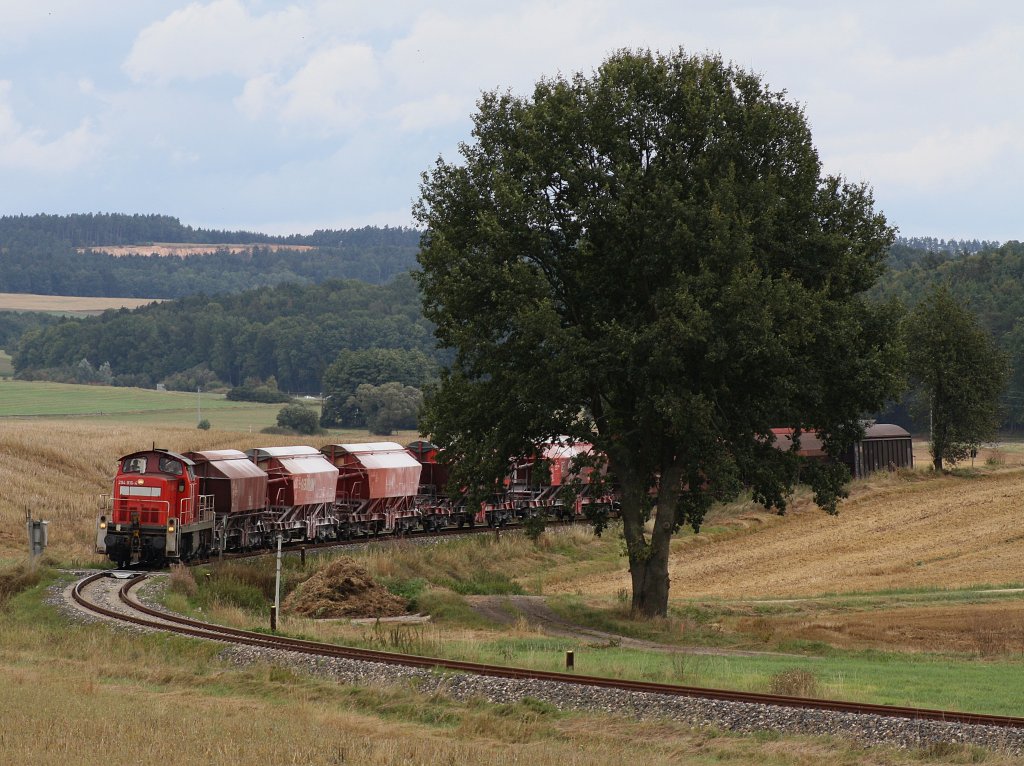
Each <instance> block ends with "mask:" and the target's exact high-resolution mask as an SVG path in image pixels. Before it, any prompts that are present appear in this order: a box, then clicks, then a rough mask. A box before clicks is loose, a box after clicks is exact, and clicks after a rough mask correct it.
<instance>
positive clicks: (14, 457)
mask: <svg viewBox="0 0 1024 766" xmlns="http://www.w3.org/2000/svg"><path fill="white" fill-rule="evenodd" d="M80 388H86V387H84V386H81V387H80ZM110 390H112V391H125V389H110ZM260 406H269V405H260ZM214 422H217V421H216V420H215V421H214ZM399 436H400V437H401V436H405V434H400V435H399ZM342 438H343V440H344V441H375V440H377V439H378V438H379V437H374V436H370V434H368V433H367V432H365V431H362V432H359V433H355V432H347V433H345V435H344V436H343V437H342ZM338 440H339V438H338V436H320V437H316V438H315V439H314V438H311V437H305V436H272V435H269V434H261V433H239V432H237V431H227V430H221V429H219V428H217V427H214V428H213V429H211V430H209V431H200V430H198V429H196V428H195V427H194V426H193V427H174V426H167V425H157V424H154V423H152V422H142V423H138V424H126V423H117V422H107V423H88V422H80V421H78V420H69V419H67V418H64V419H60V420H43V419H26V420H20V419H4V420H3V421H2V422H0V487H2V488H3V491H2V492H0V557H7V556H10V557H12V558H15V559H17V557H19V556H22V555H24V550H25V545H26V543H25V513H26V512H31V513H32V514H33V516H34V517H35V518H37V519H38V518H42V519H47V520H49V521H50V548H49V552H50V554H51V555H52V556H54V557H55V558H58V559H63V560H64V561H68V560H78V561H82V562H87V561H89V562H91V561H99V560H100V557H98V556H95V555H94V554H93V553H92V547H93V540H94V537H93V536H94V534H95V523H96V515H97V512H98V509H99V496H100V494H103V493H109V492H110V482H111V480H112V478H113V476H114V470H115V461H116V460H117V458H118V457H120V456H121V455H124V454H126V453H128V452H132V451H133V450H137V449H140V448H145V447H148V446H149V445H150V444H153V443H156V445H157V446H160V447H166V448H167V449H170V450H173V451H176V452H184V451H186V450H194V449H226V448H229V447H230V448H234V449H240V450H246V449H249V448H251V447H256V446H274V445H284V444H311V445H312V446H314V447H319V446H320V445H322V444H324V443H326V442H328V441H338Z"/></svg>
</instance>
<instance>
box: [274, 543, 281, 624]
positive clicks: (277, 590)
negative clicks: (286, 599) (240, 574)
mask: <svg viewBox="0 0 1024 766" xmlns="http://www.w3.org/2000/svg"><path fill="white" fill-rule="evenodd" d="M281 542H282V538H281V535H278V536H277V576H276V577H275V578H274V614H275V615H276V616H280V614H281ZM275 622H276V620H275Z"/></svg>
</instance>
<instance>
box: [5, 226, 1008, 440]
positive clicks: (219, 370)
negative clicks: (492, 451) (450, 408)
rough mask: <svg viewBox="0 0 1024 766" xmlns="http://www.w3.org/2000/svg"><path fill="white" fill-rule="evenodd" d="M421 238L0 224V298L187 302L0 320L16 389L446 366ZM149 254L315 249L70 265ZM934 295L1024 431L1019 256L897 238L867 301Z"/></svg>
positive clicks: (298, 379) (306, 388) (971, 243)
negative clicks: (991, 363)
mask: <svg viewBox="0 0 1024 766" xmlns="http://www.w3.org/2000/svg"><path fill="white" fill-rule="evenodd" d="M419 236H420V234H419V232H417V231H415V230H412V229H401V228H399V229H391V228H382V229H381V228H373V227H366V228H362V229H351V230H346V231H318V232H315V233H314V234H311V235H292V236H287V237H273V236H268V235H265V234H258V233H253V232H237V231H236V232H227V231H216V230H204V229H194V228H192V227H190V226H183V225H182V224H181V223H180V222H179V221H178V219H176V218H172V217H169V216H157V215H154V216H138V215H135V216H131V215H113V214H96V215H73V216H44V215H40V216H17V217H4V218H0V292H33V293H43V294H60V295H95V296H102V295H109V296H124V297H153V298H158V297H159V298H181V300H177V301H174V302H172V303H165V304H160V305H154V306H148V307H145V308H142V309H138V310H136V311H127V310H121V311H108V312H106V313H105V314H104V315H102V316H100V317H93V318H88V319H84V320H77V319H62V320H58V319H56V318H54V317H49V316H46V315H43V314H14V313H9V312H0V348H5V349H7V350H8V351H9V352H11V353H12V354H13V356H14V364H15V369H16V371H17V374H18V375H19V376H20V377H25V378H39V377H41V378H51V379H55V380H81V381H82V382H106V383H115V384H120V385H141V386H152V385H154V384H156V383H160V382H170V383H171V384H172V385H177V386H179V387H182V386H185V387H187V386H188V385H191V386H192V387H193V388H194V385H195V383H196V382H197V381H202V382H209V381H219V382H222V383H224V384H228V385H240V384H242V383H243V382H245V381H247V380H249V381H253V380H256V381H266V380H268V379H270V378H273V379H275V380H276V382H277V384H278V385H279V386H280V388H281V389H282V390H288V391H294V392H307V393H313V392H318V391H320V390H321V386H322V381H323V374H324V371H325V370H326V369H327V367H328V366H330V365H331V364H332V363H333V362H334V361H335V360H336V359H338V358H339V354H342V352H355V351H360V350H363V349H395V350H397V351H399V352H402V353H409V354H413V353H425V354H427V355H429V356H430V357H431V358H433V359H434V360H441V359H443V356H442V355H440V354H439V353H438V352H437V351H436V350H435V349H434V340H433V336H432V329H431V327H430V325H429V323H427V322H426V320H425V319H424V318H423V316H422V313H421V307H420V301H419V294H418V292H417V289H416V286H415V283H414V282H413V281H412V279H411V278H409V277H408V275H407V272H408V271H409V270H410V269H412V268H414V267H415V263H416V261H415V256H416V251H417V248H418V242H419ZM151 242H196V243H200V242H202V243H210V242H213V243H223V244H256V245H259V244H301V245H312V246H314V247H316V248H317V249H316V250H313V251H308V252H282V253H273V252H270V251H269V250H268V249H265V248H260V247H256V249H255V251H254V252H253V253H252V254H251V255H249V254H246V255H231V254H228V253H227V252H224V253H219V254H214V255H197V256H189V257H186V258H175V257H160V256H126V257H114V256H111V255H107V254H103V253H79V252H77V251H76V248H78V247H102V246H104V245H111V246H113V245H123V244H140V243H151ZM341 280H347V281H341ZM354 280H358V281H354ZM939 281H943V282H947V283H948V284H949V285H950V286H951V289H952V290H953V292H954V294H955V295H956V296H957V297H958V298H959V299H960V300H962V301H964V302H965V303H966V304H967V305H968V306H969V307H970V308H971V310H972V311H973V312H975V314H976V315H977V316H978V317H979V320H980V321H981V322H982V324H983V325H984V326H985V327H986V328H987V329H988V330H989V331H990V332H991V333H992V335H993V337H995V338H996V340H997V342H998V343H999V344H1000V346H1001V347H1002V348H1003V349H1004V350H1005V351H1006V352H1007V354H1008V355H1009V358H1010V361H1011V364H1012V367H1013V377H1012V378H1011V383H1010V390H1009V391H1008V393H1007V395H1006V398H1005V400H1004V405H1005V411H1006V423H1007V425H1010V426H1014V427H1017V426H1020V425H1022V424H1024V318H1022V317H1024V244H1021V243H1019V242H1016V241H1011V242H1007V243H1005V244H1002V245H1000V244H999V243H998V242H992V241H984V240H944V239H935V238H930V237H916V238H899V239H897V240H896V242H895V243H894V244H893V246H892V249H891V251H890V258H889V274H888V275H887V276H886V277H885V278H884V279H883V280H881V282H880V283H879V284H878V286H877V287H876V288H875V290H874V291H873V296H872V297H874V298H875V299H878V300H888V299H893V298H895V299H898V300H899V301H900V302H901V303H902V304H903V305H904V306H906V307H912V306H913V305H914V304H916V302H917V301H918V300H919V299H920V298H921V296H922V295H924V293H925V292H926V291H927V290H928V288H929V287H930V286H931V285H932V284H934V283H936V282H939ZM210 296H213V297H210ZM19 338H20V339H21V340H20V343H19V340H18V339H19ZM377 382H380V381H377Z"/></svg>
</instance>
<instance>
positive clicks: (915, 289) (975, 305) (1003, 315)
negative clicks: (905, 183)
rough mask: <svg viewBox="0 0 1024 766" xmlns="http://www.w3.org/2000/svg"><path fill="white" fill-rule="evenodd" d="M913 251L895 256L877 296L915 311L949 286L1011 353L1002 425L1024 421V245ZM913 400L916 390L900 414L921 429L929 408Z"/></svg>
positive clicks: (925, 422) (1004, 351)
mask: <svg viewBox="0 0 1024 766" xmlns="http://www.w3.org/2000/svg"><path fill="white" fill-rule="evenodd" d="M896 244H897V245H898V244H899V243H898V242H897V243H896ZM932 244H934V242H933V243H932ZM895 248H896V246H895V245H894V248H893V253H894V254H895V253H896V249H895ZM909 250H910V251H912V254H911V257H893V255H891V256H890V261H889V271H888V273H887V275H886V278H885V279H883V280H880V281H879V282H878V284H877V285H876V286H875V288H874V290H873V291H872V295H873V296H874V297H875V298H878V299H880V300H890V299H897V300H898V301H899V302H900V303H901V304H903V305H904V306H906V307H908V308H910V309H913V308H914V307H916V306H917V305H918V304H919V303H920V302H921V301H922V300H924V299H925V297H926V296H928V295H930V294H932V293H934V292H935V291H936V290H937V289H939V288H941V287H942V286H945V287H946V288H947V289H948V291H949V293H950V296H951V298H952V299H953V300H955V301H956V302H957V303H959V304H962V305H963V306H964V307H966V308H967V309H968V310H969V311H970V313H971V314H973V315H974V316H975V317H977V321H978V324H979V325H980V327H981V328H982V329H983V330H985V331H986V333H988V334H989V335H990V336H991V337H992V338H993V339H994V340H995V343H996V346H997V347H998V348H999V349H1000V350H1001V351H1002V352H1003V353H1004V354H1005V355H1006V357H1007V360H1008V364H1009V375H1010V377H1009V385H1008V388H1007V391H1006V393H1005V394H1004V395H1003V397H1002V408H1001V417H1002V425H1003V427H1004V428H1018V427H1020V426H1021V425H1022V424H1024V318H1022V317H1024V244H1022V243H1021V242H1018V241H1015V240H1011V241H1009V242H1006V243H1004V244H1002V245H995V244H993V243H986V244H985V246H983V247H980V248H979V249H978V250H977V251H976V252H970V251H969V250H965V249H964V248H959V247H958V248H952V249H939V248H936V249H927V248H909ZM904 254H906V253H904ZM912 399H913V392H912V395H911V396H910V397H908V398H907V399H905V400H904V402H903V407H902V408H901V409H900V410H899V411H898V412H903V413H906V412H907V410H909V411H910V412H909V418H907V419H906V420H905V421H904V422H905V424H906V425H910V426H911V427H913V428H915V429H918V430H922V429H924V428H926V427H927V425H928V411H927V408H926V407H923V406H920V405H919V406H917V407H913V406H912V405H913V401H912ZM897 415H898V413H897ZM904 417H905V418H906V415H904Z"/></svg>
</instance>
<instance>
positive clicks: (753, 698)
mask: <svg viewBox="0 0 1024 766" xmlns="http://www.w3.org/2000/svg"><path fill="white" fill-rule="evenodd" d="M104 577H106V573H100V574H96V575H92V576H90V577H86V578H84V579H82V580H80V581H78V582H77V583H76V584H75V586H74V588H73V590H72V597H73V598H74V600H75V601H76V602H77V603H78V604H79V605H80V606H81V607H82V608H83V609H86V610H87V611H90V612H93V613H96V614H100V615H103V616H105V617H108V618H111V619H114V620H119V621H122V622H127V623H130V624H134V625H139V626H143V627H148V628H153V629H157V630H165V631H170V632H174V633H178V634H181V635H187V636H193V637H196V638H204V639H208V640H214V641H222V642H227V643H234V644H243V645H247V646H254V647H261V648H267V649H277V650H285V651H291V652H298V653H302V654H308V655H315V656H320V657H333V658H342V659H351V660H361V661H364V662H378V663H385V664H391V665H403V666H406V667H415V668H428V669H439V670H449V671H459V672H463V673H471V674H477V675H484V676H493V677H498V678H510V679H526V680H533V681H547V682H551V683H560V684H576V685H581V686H590V687H599V688H605V689H619V690H623V691H631V692H642V693H648V694H662V695H670V696H682V697H697V698H703V699H712V700H719V701H727V702H742V703H750V704H758V705H773V706H777V707H787V708H798V709H806V710H824V711H833V712H840V713H862V714H868V715H877V716H885V717H889V718H905V719H910V720H918V721H940V722H944V723H957V724H967V725H979V726H1000V727H1007V728H1024V718H1018V717H1014V716H1000V715H987V714H980V713H962V712H957V711H949V710H934V709H928V708H911V707H898V706H892V705H875V704H868V703H858V702H845V701H840V700H822V699H810V698H804V697H787V696H781V695H775V694H756V693H749V692H737V691H730V690H726V689H709V688H704V687H695V686H680V685H677V684H663V683H654V682H645V681H628V680H621V679H615V678H605V677H600V676H585V675H575V674H572V673H557V672H549V671H538V670H528V669H525V668H515V667H506V666H502V665H485V664H482V663H476V662H463V661H460V660H447V659H441V658H437V657H420V656H416V655H409V654H398V653H394V652H382V651H377V650H373V649H359V648H355V647H346V646H338V645H335V644H325V643H320V642H316V641H306V640H303V639H296V638H287V637H283V636H274V635H268V634H266V633H259V632H256V631H249V630H241V629H239V628H230V627H226V626H221V625H214V624H211V623H205V622H200V621H198V620H193V619H190V618H187V617H182V616H180V615H174V614H170V613H168V612H163V611H160V610H157V609H153V608H152V607H148V606H146V605H145V604H142V603H141V602H139V601H138V600H137V599H136V598H134V597H133V595H132V593H131V591H132V589H133V588H134V587H135V586H136V585H138V584H139V583H141V582H143V581H144V580H145V579H146V578H147V575H144V574H143V575H139V576H137V577H135V578H133V579H131V580H129V581H127V582H126V583H125V584H124V586H122V587H121V589H120V591H119V594H118V597H119V599H120V602H121V603H122V604H123V605H124V606H125V607H126V608H127V609H129V610H131V612H134V613H125V612H122V611H118V610H115V609H110V608H108V607H105V606H103V605H101V604H96V603H93V602H91V601H90V600H89V599H88V598H86V596H85V595H84V592H83V591H84V590H85V589H86V588H87V587H88V586H89V585H91V584H93V583H95V582H96V581H97V580H99V579H101V578H104Z"/></svg>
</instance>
